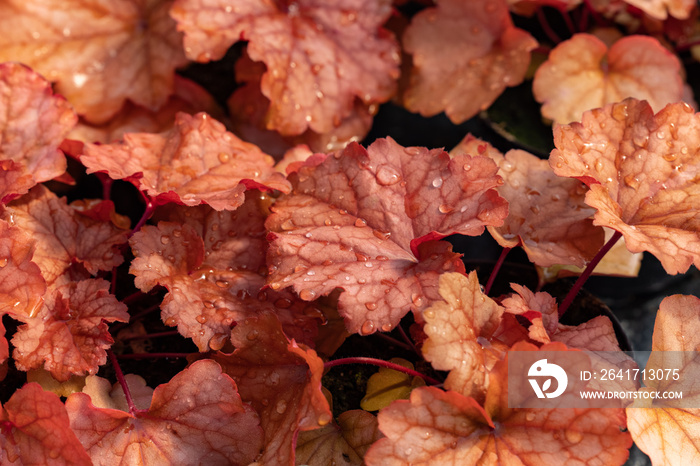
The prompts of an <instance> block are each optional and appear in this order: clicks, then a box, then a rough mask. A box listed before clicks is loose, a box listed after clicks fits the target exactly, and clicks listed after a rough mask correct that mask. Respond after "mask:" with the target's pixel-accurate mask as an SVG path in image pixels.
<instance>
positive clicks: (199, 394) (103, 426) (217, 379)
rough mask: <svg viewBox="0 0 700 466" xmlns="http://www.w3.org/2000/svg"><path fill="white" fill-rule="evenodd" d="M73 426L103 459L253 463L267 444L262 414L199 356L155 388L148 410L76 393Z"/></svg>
mask: <svg viewBox="0 0 700 466" xmlns="http://www.w3.org/2000/svg"><path fill="white" fill-rule="evenodd" d="M66 409H67V410H68V416H69V417H70V427H71V429H73V431H74V432H75V433H76V435H77V436H78V439H80V442H81V443H82V444H83V446H84V447H85V449H86V450H87V451H88V453H89V454H90V457H91V458H92V459H93V461H95V462H99V463H101V464H211V465H229V464H230V465H247V464H249V463H250V462H252V461H253V460H254V459H255V458H256V456H257V455H258V453H259V452H260V449H261V447H262V432H261V430H260V424H259V419H258V416H257V415H256V414H255V412H254V411H253V409H252V408H250V406H248V404H247V403H243V402H242V401H241V397H240V396H239V395H238V392H237V389H236V384H235V383H234V382H233V381H232V380H231V378H230V377H228V376H227V375H226V374H222V372H221V368H220V367H219V365H218V364H216V363H215V362H213V361H209V360H206V361H197V362H195V363H193V364H192V365H191V366H190V367H188V368H187V369H185V370H184V371H182V372H180V373H179V374H177V375H176V376H175V377H173V379H172V380H171V381H170V382H168V383H166V384H162V385H159V386H158V387H156V389H155V390H154V391H153V400H152V401H151V405H150V408H148V411H146V412H137V413H134V414H130V413H126V412H123V411H119V410H115V409H109V408H97V407H95V406H94V405H93V404H92V403H91V401H90V397H89V396H88V395H86V394H84V393H75V394H73V395H70V396H69V397H68V399H67V400H66Z"/></svg>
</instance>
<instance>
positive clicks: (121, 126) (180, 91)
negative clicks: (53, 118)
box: [68, 75, 221, 144]
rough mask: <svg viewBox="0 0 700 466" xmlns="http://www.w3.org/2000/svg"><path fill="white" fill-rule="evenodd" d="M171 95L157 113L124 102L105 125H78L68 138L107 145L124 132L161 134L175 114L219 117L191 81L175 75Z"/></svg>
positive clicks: (170, 124) (201, 90)
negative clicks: (200, 114) (202, 113)
mask: <svg viewBox="0 0 700 466" xmlns="http://www.w3.org/2000/svg"><path fill="white" fill-rule="evenodd" d="M173 92H174V93H173V95H171V96H170V98H169V99H168V100H167V102H165V104H164V105H163V106H162V107H160V108H159V109H158V110H157V111H153V110H149V109H147V108H144V107H141V106H139V105H136V104H133V103H131V102H127V103H126V104H125V105H124V106H123V107H122V109H121V110H120V111H119V113H117V114H116V115H114V117H112V118H111V119H110V120H109V121H107V122H106V123H104V124H101V125H93V124H90V123H88V122H86V121H81V122H79V123H78V125H77V126H76V127H75V128H73V130H72V131H71V132H70V133H69V134H68V138H69V139H74V140H78V141H82V142H100V143H103V144H107V143H110V142H113V141H118V140H120V139H122V138H123V137H124V134H126V133H161V132H163V131H167V130H169V129H170V128H172V126H173V123H174V122H175V116H176V115H177V113H178V112H185V113H189V114H194V113H197V112H207V113H208V114H210V115H212V116H215V118H219V114H220V113H221V111H220V110H219V109H218V107H217V104H216V102H215V101H214V99H213V98H212V96H211V95H209V93H207V91H205V90H204V89H203V88H201V87H200V86H199V85H197V84H196V83H194V82H193V81H189V80H187V79H185V78H183V77H181V76H177V75H176V76H175V89H174V90H173Z"/></svg>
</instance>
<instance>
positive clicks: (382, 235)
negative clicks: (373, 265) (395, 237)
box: [372, 230, 391, 240]
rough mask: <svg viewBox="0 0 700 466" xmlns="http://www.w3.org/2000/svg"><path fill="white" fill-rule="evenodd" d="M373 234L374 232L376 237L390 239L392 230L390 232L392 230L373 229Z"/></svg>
mask: <svg viewBox="0 0 700 466" xmlns="http://www.w3.org/2000/svg"><path fill="white" fill-rule="evenodd" d="M372 234H373V235H374V236H375V237H376V238H378V239H381V240H386V239H389V237H390V236H391V232H390V231H380V230H373V231H372Z"/></svg>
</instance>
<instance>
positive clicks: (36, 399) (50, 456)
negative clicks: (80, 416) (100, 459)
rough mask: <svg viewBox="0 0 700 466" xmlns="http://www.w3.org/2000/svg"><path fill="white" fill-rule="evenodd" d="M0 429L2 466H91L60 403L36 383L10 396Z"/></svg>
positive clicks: (2, 415)
mask: <svg viewBox="0 0 700 466" xmlns="http://www.w3.org/2000/svg"><path fill="white" fill-rule="evenodd" d="M0 425H2V429H0V462H2V463H3V464H27V465H28V464H45V465H49V466H54V465H56V466H58V465H86V466H87V465H92V461H90V457H89V456H88V454H87V453H86V452H85V449H84V448H83V446H82V445H81V444H80V442H79V441H78V439H77V438H76V435H75V434H74V433H73V431H72V430H71V429H70V426H69V421H68V415H67V414H66V408H65V407H64V406H63V403H61V400H60V399H59V398H58V396H57V395H54V394H53V393H50V392H45V391H43V390H42V389H41V387H40V386H39V384H37V383H29V384H27V385H25V386H24V387H22V388H20V389H19V390H17V391H16V392H15V393H14V394H13V395H12V397H11V398H10V399H9V401H8V402H7V403H5V406H3V409H2V411H0ZM18 460H19V462H17V461H18Z"/></svg>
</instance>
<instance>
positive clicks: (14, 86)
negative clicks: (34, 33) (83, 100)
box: [0, 5, 78, 202]
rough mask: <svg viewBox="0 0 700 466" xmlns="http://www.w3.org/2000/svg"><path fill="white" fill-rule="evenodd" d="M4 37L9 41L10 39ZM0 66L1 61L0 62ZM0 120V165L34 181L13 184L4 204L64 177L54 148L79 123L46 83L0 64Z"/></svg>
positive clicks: (31, 73) (16, 66) (29, 72)
mask: <svg viewBox="0 0 700 466" xmlns="http://www.w3.org/2000/svg"><path fill="white" fill-rule="evenodd" d="M4 8H5V6H3V5H0V24H2V23H3V20H7V19H8V15H7V13H2V10H3V9H4ZM10 16H11V15H10ZM14 21H15V22H16V20H14ZM4 30H5V31H7V28H5V29H4ZM3 37H4V38H5V39H7V38H9V37H12V35H11V34H9V35H8V34H5V35H4V36H3ZM2 40H3V39H0V57H1V56H2ZM0 61H4V60H2V59H1V58H0ZM0 115H2V116H1V117H0V161H2V160H4V159H5V160H6V159H10V160H12V161H14V162H15V164H18V165H19V167H21V171H20V173H21V174H25V175H26V174H28V175H31V176H32V177H33V181H31V182H30V181H29V180H26V179H25V180H22V181H20V180H19V179H15V180H13V181H14V182H15V183H18V186H17V187H16V188H15V189H14V190H12V189H11V190H10V192H5V193H0V195H1V196H2V198H3V202H7V201H8V200H9V199H5V198H6V196H7V195H8V194H23V193H24V192H26V190H27V189H28V188H30V187H32V186H33V185H34V184H36V183H40V182H42V181H48V180H51V179H53V178H56V177H57V176H59V175H61V174H63V173H64V172H65V171H66V158H65V157H64V156H63V153H62V152H61V151H59V150H58V146H59V145H60V144H61V141H63V138H65V137H66V135H67V134H68V132H69V131H70V130H71V128H72V127H73V126H74V125H75V123H76V122H77V119H78V118H77V116H76V115H75V112H74V111H73V109H72V107H71V106H70V104H68V102H66V100H65V99H64V98H63V97H61V96H57V95H54V94H53V90H52V89H51V84H50V83H49V82H48V81H46V80H45V79H44V78H43V77H42V76H40V75H38V74H37V73H35V72H34V71H32V70H31V69H29V68H27V67H26V66H23V65H20V64H18V63H3V64H0ZM15 167H17V165H15ZM19 167H17V168H19ZM17 168H16V169H17ZM10 169H12V165H10V166H8V165H7V164H6V163H3V164H2V172H5V171H7V170H10ZM2 172H0V173H2ZM7 177H8V174H4V175H2V177H1V178H0V179H2V180H4V181H2V182H0V185H4V187H3V191H4V190H7V189H8V180H7ZM14 177H15V178H16V177H17V175H15V176H14ZM9 186H12V185H11V184H10V185H9Z"/></svg>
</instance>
